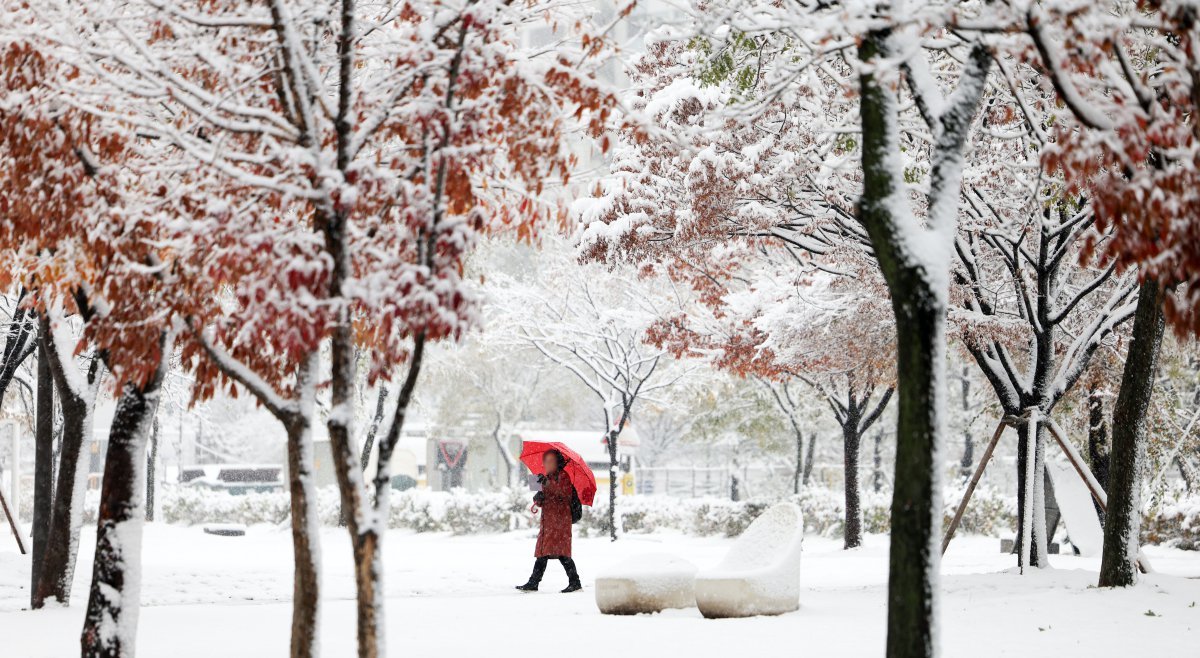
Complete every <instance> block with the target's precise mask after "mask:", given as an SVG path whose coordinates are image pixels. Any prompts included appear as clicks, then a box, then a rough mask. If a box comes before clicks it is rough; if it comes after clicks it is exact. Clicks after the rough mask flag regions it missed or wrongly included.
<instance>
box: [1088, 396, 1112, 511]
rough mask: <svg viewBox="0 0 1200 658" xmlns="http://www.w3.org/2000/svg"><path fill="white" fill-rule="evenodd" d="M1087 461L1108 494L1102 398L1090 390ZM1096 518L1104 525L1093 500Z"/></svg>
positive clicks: (1097, 480) (1106, 449)
mask: <svg viewBox="0 0 1200 658" xmlns="http://www.w3.org/2000/svg"><path fill="white" fill-rule="evenodd" d="M1088 461H1089V462H1090V463H1091V467H1092V475H1095V476H1096V482H1098V483H1099V484H1100V486H1101V487H1102V488H1103V489H1104V491H1105V492H1106V493H1107V492H1108V424H1107V423H1106V422H1105V418H1104V398H1102V397H1100V394H1099V392H1098V391H1096V389H1095V388H1092V389H1090V390H1089V391H1088ZM1092 505H1093V506H1095V508H1096V516H1097V517H1099V519H1100V525H1104V510H1103V509H1101V507H1100V503H1099V502H1097V501H1095V500H1093V501H1092Z"/></svg>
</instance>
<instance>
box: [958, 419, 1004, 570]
mask: <svg viewBox="0 0 1200 658" xmlns="http://www.w3.org/2000/svg"><path fill="white" fill-rule="evenodd" d="M1007 425H1008V419H1007V418H1002V419H1001V420H1000V422H999V423H998V424H997V425H996V431H995V432H992V440H991V441H989V442H988V444H987V448H986V449H985V450H984V451H983V456H982V457H980V459H979V465H978V466H976V467H975V472H974V473H972V474H971V481H970V482H968V483H967V490H966V491H965V492H963V497H962V501H961V502H959V504H958V509H956V510H954V518H953V519H951V520H950V526H949V527H948V528H946V535H945V536H944V537H942V555H945V554H946V549H947V548H948V547H949V546H950V540H951V539H953V538H954V532H955V531H956V530H958V524H959V523H961V522H962V517H963V514H964V513H965V512H966V511H967V503H969V502H971V494H973V493H975V487H976V486H978V485H979V479H980V478H982V477H983V471H984V469H986V468H987V465H988V461H989V460H991V458H992V453H993V452H995V450H996V444H998V443H1000V437H1001V436H1002V435H1003V434H1004V428H1005V427H1006V426H1007Z"/></svg>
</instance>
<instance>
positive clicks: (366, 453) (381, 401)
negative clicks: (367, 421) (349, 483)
mask: <svg viewBox="0 0 1200 658" xmlns="http://www.w3.org/2000/svg"><path fill="white" fill-rule="evenodd" d="M387 396H388V388H387V386H386V385H384V384H380V385H379V393H378V394H377V395H376V396H375V415H374V417H372V418H371V426H370V427H369V428H368V429H367V438H366V440H365V441H363V447H362V455H361V456H360V457H359V460H358V462H359V468H360V469H362V471H363V472H364V473H366V472H367V464H368V463H369V462H370V461H371V450H372V449H373V448H374V447H375V435H376V434H378V433H379V425H380V423H382V422H383V415H384V411H385V409H384V407H385V406H386V404H387ZM342 525H345V522H344V521H343V523H342Z"/></svg>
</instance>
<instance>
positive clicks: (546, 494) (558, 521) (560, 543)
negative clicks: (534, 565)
mask: <svg viewBox="0 0 1200 658" xmlns="http://www.w3.org/2000/svg"><path fill="white" fill-rule="evenodd" d="M574 495H575V485H573V484H571V477H570V476H569V475H567V474H566V473H565V472H563V471H559V472H558V473H555V474H554V475H552V476H549V477H547V478H546V480H545V482H543V483H542V496H541V499H542V500H541V503H539V505H541V508H542V527H541V530H539V531H538V540H537V546H536V547H535V548H534V549H533V556H534V557H571V497H572V496H574Z"/></svg>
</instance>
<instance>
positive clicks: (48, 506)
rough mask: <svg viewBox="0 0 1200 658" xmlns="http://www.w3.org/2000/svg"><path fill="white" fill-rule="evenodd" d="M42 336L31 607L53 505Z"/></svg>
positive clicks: (50, 408)
mask: <svg viewBox="0 0 1200 658" xmlns="http://www.w3.org/2000/svg"><path fill="white" fill-rule="evenodd" d="M44 340H45V337H44V336H39V338H38V363H37V409H36V412H35V413H36V415H35V418H34V432H33V433H34V456H33V472H34V474H33V549H32V561H31V566H30V574H29V576H30V583H29V604H30V607H32V608H37V607H39V604H38V598H37V590H38V581H39V580H40V579H41V573H42V562H43V559H44V557H45V553H46V541H47V539H48V538H49V535H50V524H51V517H52V516H53V506H54V380H53V377H54V375H52V374H51V373H50V362H49V361H48V360H47V357H46V348H45V346H44V345H43V344H42V342H43V341H44Z"/></svg>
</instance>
